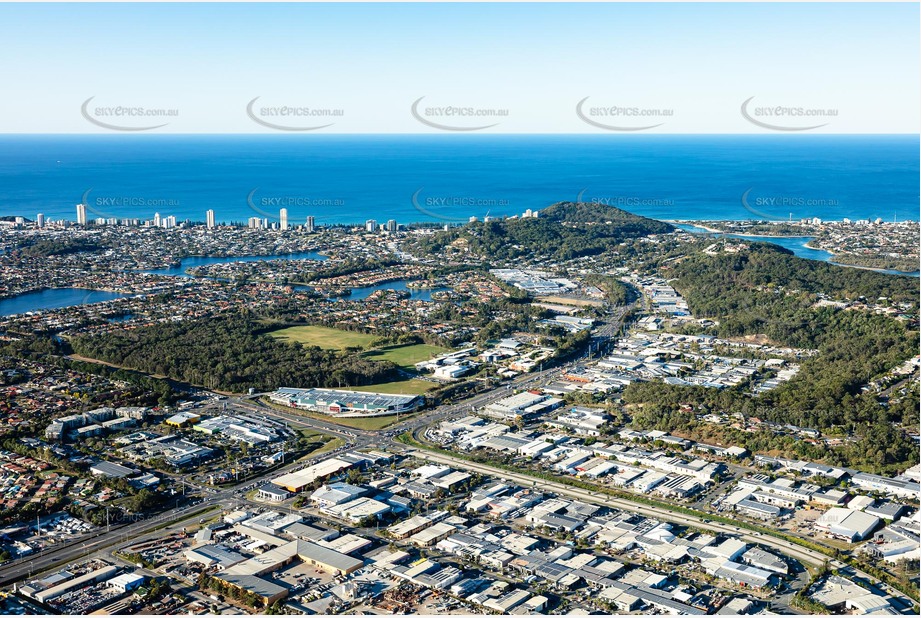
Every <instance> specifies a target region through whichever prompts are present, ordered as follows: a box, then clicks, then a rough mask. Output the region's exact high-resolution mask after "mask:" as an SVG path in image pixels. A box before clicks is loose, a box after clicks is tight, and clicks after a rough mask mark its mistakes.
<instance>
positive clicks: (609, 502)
mask: <svg viewBox="0 0 921 618" xmlns="http://www.w3.org/2000/svg"><path fill="white" fill-rule="evenodd" d="M623 315H624V312H622V313H619V314H618V315H617V316H616V318H615V319H614V320H612V321H610V322H607V323H605V324H603V325H602V326H601V327H600V328H598V329H597V330H596V331H595V334H594V336H593V347H595V346H602V345H604V344H606V343H607V342H608V341H609V339H610V338H611V337H613V336H614V335H615V333H616V332H617V330H618V329H619V327H620V323H621V320H622V319H623ZM595 349H597V347H595ZM583 357H584V355H583V356H580V357H579V358H576V359H573V360H571V361H569V362H568V363H566V364H565V365H562V366H558V367H553V368H548V369H545V370H542V371H538V372H535V373H530V374H525V375H522V376H519V377H518V378H516V379H515V380H513V381H511V382H510V383H508V384H507V385H505V386H502V387H499V388H496V389H492V390H489V391H487V392H482V393H478V394H476V395H474V396H473V397H470V398H468V399H466V400H463V401H461V402H457V403H451V404H446V405H443V406H440V407H438V408H436V409H434V410H432V411H429V412H427V413H422V414H417V415H413V416H410V417H409V418H407V419H406V420H405V421H402V422H399V423H397V424H394V425H391V426H390V427H389V428H388V429H387V430H386V431H370V430H361V429H353V428H347V427H343V426H341V425H337V424H335V423H332V422H330V421H325V420H321V419H317V418H312V417H307V416H303V415H300V414H297V413H295V412H290V413H289V412H285V411H282V410H280V409H278V408H274V407H271V406H267V405H265V404H263V403H262V402H261V401H259V398H260V395H251V396H246V397H238V398H233V399H231V400H229V401H228V403H229V404H230V405H232V406H239V407H242V408H244V409H247V410H249V411H251V412H254V413H258V414H261V415H266V416H270V417H274V418H276V419H278V420H283V421H285V422H286V423H287V424H288V425H289V426H291V427H294V428H307V429H311V430H314V431H319V432H323V433H326V434H328V435H334V436H337V437H341V438H343V439H344V440H345V442H346V447H348V448H365V447H369V446H375V447H377V448H385V449H386V448H390V449H392V450H397V451H403V452H406V453H409V454H411V455H413V456H416V457H420V458H423V459H427V460H429V461H435V462H440V463H445V464H449V465H451V466H452V467H455V468H460V469H465V470H469V471H475V472H479V473H482V474H487V475H492V476H500V477H502V478H504V479H508V480H512V481H515V482H517V483H519V484H521V485H523V486H529V487H530V486H538V487H541V488H543V489H546V490H548V491H552V492H554V493H557V494H560V495H565V496H569V497H571V498H575V499H578V500H582V501H586V502H590V503H594V504H599V505H603V506H608V507H611V508H617V509H620V510H624V511H629V512H636V513H639V514H641V515H644V516H648V517H654V518H656V519H660V520H663V521H668V522H673V523H677V524H682V525H688V526H693V527H694V528H697V529H701V530H707V531H710V532H715V533H724V534H728V535H733V536H736V537H738V538H740V539H742V540H744V541H746V542H748V543H753V544H760V545H764V546H766V547H771V548H773V549H775V550H777V551H779V552H781V553H783V554H785V555H787V556H790V557H792V558H795V559H796V560H799V561H800V562H802V563H804V564H807V565H811V566H818V565H821V564H822V563H823V562H825V561H827V560H828V556H826V555H825V554H822V553H821V552H818V551H815V550H811V549H809V548H806V547H802V546H800V545H797V544H795V543H792V542H790V541H787V540H785V539H781V538H777V537H773V536H770V535H766V534H761V533H757V532H750V531H746V530H744V529H742V528H738V527H734V526H731V525H728V524H724V523H721V522H714V521H711V520H708V519H706V516H705V514H701V516H700V517H697V516H692V515H686V514H683V513H676V512H674V511H670V510H668V509H664V508H661V507H656V506H652V505H647V504H642V503H638V502H633V501H630V500H628V499H623V498H615V497H612V496H609V495H606V494H603V493H600V492H592V491H588V490H584V489H580V488H576V487H572V486H569V485H565V484H563V483H558V482H552V481H545V480H541V479H535V478H534V477H531V476H528V475H526V474H520V473H514V472H509V471H507V470H504V469H503V470H499V469H496V468H493V467H491V466H489V465H487V464H481V463H474V462H470V461H467V460H465V459H461V458H459V457H452V456H449V455H444V454H441V453H433V452H427V451H422V450H419V449H414V448H411V447H407V446H406V445H404V444H402V443H399V442H396V441H395V440H394V437H395V436H396V435H399V434H401V433H403V432H406V431H410V432H413V433H418V432H420V431H421V430H422V428H424V427H426V426H429V425H431V424H434V423H438V422H440V421H442V420H445V419H448V418H454V417H457V416H462V415H466V414H469V413H470V412H471V411H472V410H473V409H474V408H480V407H482V406H485V405H488V404H489V403H491V402H492V401H494V400H496V399H499V398H501V397H504V396H506V395H508V394H509V391H511V390H512V389H521V388H527V387H528V386H529V385H531V384H532V383H538V382H539V383H544V382H546V381H547V380H548V379H550V378H552V377H554V376H555V375H558V374H559V373H561V372H564V371H565V370H566V369H567V368H569V367H571V366H572V365H574V364H576V363H578V362H580V361H581V360H582V359H583ZM343 448H345V447H343ZM340 450H341V449H337V450H336V451H333V452H327V453H325V454H323V455H322V456H320V457H316V458H311V460H310V461H307V462H304V461H302V462H296V463H292V464H290V465H287V466H283V467H282V468H280V469H278V470H275V471H273V472H270V473H267V474H264V475H261V476H259V477H257V478H254V479H249V480H247V481H246V482H245V484H244V486H237V487H235V488H230V489H219V490H216V489H209V488H202V491H203V492H204V493H203V497H202V498H201V500H199V501H197V502H195V503H194V504H188V505H185V506H183V507H181V508H179V509H175V510H172V511H169V512H166V513H163V514H161V515H158V516H156V517H151V518H147V519H143V520H141V521H137V522H133V523H128V524H120V525H117V526H111V528H109V529H101V530H98V531H94V532H92V533H89V534H87V535H84V536H83V537H80V538H77V539H75V540H73V541H71V542H69V543H66V544H62V545H60V546H58V547H51V548H47V549H45V551H43V552H41V553H39V554H37V555H33V556H28V557H25V558H21V559H19V560H16V561H13V562H10V563H8V564H6V565H3V566H2V567H0V586H5V585H9V584H10V583H13V582H16V581H19V580H22V579H25V578H27V577H30V576H32V575H34V574H36V573H40V572H42V571H46V570H50V569H53V568H58V567H60V566H62V565H64V564H67V563H70V562H73V561H75V560H78V559H79V558H81V557H83V556H87V555H90V554H97V553H99V552H101V551H102V550H106V549H109V548H112V547H113V546H115V545H118V544H121V543H124V542H127V541H131V542H139V541H143V540H148V539H152V538H156V535H157V534H162V532H161V529H162V528H164V527H167V526H170V525H175V524H178V523H180V522H182V521H184V520H187V519H190V518H192V517H194V516H196V514H198V513H200V512H201V511H202V510H203V509H206V508H208V507H221V508H229V507H230V506H231V505H232V504H233V503H235V502H239V501H240V500H243V499H244V498H243V496H242V494H243V493H244V492H245V491H246V490H247V489H249V488H251V487H253V486H256V485H259V484H262V483H264V482H267V481H269V480H271V479H272V478H274V477H277V476H279V475H281V474H285V473H287V472H290V471H292V470H295V469H297V468H300V467H303V466H305V465H308V464H309V463H314V462H315V461H317V460H320V459H326V458H329V457H334V456H335V455H336V454H337V453H338V452H339V451H340ZM830 562H831V565H832V567H833V568H841V569H849V567H847V565H845V564H843V563H841V562H839V561H835V560H832V561H830ZM854 574H855V575H857V576H859V577H862V578H864V579H865V581H868V582H872V581H874V580H873V578H871V577H870V576H869V575H868V574H866V573H863V572H860V571H855V572H854ZM896 594H897V593H896Z"/></svg>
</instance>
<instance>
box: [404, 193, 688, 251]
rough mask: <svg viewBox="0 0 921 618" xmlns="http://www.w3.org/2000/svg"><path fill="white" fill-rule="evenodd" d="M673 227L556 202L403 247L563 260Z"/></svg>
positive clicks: (617, 212) (617, 211) (606, 209)
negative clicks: (530, 215)
mask: <svg viewBox="0 0 921 618" xmlns="http://www.w3.org/2000/svg"><path fill="white" fill-rule="evenodd" d="M673 229H674V228H673V227H672V226H671V225H669V224H668V223H663V222H661V221H656V220H655V219H649V218H647V217H641V216H639V215H635V214H632V213H629V212H627V211H625V210H621V209H619V208H614V207H613V206H604V205H601V204H591V203H584V202H581V203H580V202H559V203H557V204H553V205H552V206H548V207H547V208H545V209H544V210H541V211H540V213H539V216H538V217H537V218H520V219H501V220H495V221H486V222H484V221H476V222H472V223H468V224H466V225H464V226H461V227H458V228H454V229H451V230H447V231H440V232H436V233H435V234H433V235H431V236H423V237H419V238H417V239H414V240H412V241H411V242H409V243H408V244H407V246H406V249H407V250H408V251H409V252H410V253H416V254H419V255H436V254H440V253H442V252H446V253H452V252H457V253H464V254H468V255H469V254H472V255H473V256H476V257H480V258H484V259H515V258H519V257H524V256H527V257H532V258H547V259H553V260H564V259H571V258H575V257H580V256H583V255H595V254H598V253H602V252H603V251H605V250H607V249H609V248H612V247H614V246H616V245H617V244H619V243H620V242H622V241H624V240H627V239H630V238H638V237H641V236H648V235H650V234H665V233H668V232H671V231H672V230H673Z"/></svg>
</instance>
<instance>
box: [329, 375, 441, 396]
mask: <svg viewBox="0 0 921 618" xmlns="http://www.w3.org/2000/svg"><path fill="white" fill-rule="evenodd" d="M436 386H438V385H437V384H435V383H434V382H429V381H428V380H417V379H415V378H410V379H409V380H397V381H395V382H383V383H381V384H371V385H369V386H352V387H346V388H344V389H343V390H347V391H361V392H363V393H387V394H388V395H421V394H422V393H425V392H428V391H430V390H432V389H433V388H435V387H436Z"/></svg>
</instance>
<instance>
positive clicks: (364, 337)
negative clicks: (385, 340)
mask: <svg viewBox="0 0 921 618" xmlns="http://www.w3.org/2000/svg"><path fill="white" fill-rule="evenodd" d="M269 334H270V335H272V336H273V337H275V338H276V339H279V340H281V341H290V342H297V343H302V344H304V345H315V346H317V347H320V348H324V349H326V350H344V349H345V348H351V347H356V348H364V347H368V346H370V345H371V342H372V341H374V340H375V339H377V337H376V336H374V335H368V334H367V333H355V332H351V331H345V330H339V329H336V328H327V327H325V326H291V327H288V328H282V329H280V330H276V331H272V332H271V333H269Z"/></svg>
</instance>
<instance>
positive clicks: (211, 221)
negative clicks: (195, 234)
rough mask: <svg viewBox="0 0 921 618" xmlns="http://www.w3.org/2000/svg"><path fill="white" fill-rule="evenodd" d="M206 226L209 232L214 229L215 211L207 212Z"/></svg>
mask: <svg viewBox="0 0 921 618" xmlns="http://www.w3.org/2000/svg"><path fill="white" fill-rule="evenodd" d="M205 224H206V225H207V226H208V229H209V230H213V229H214V211H213V210H208V211H206V212H205Z"/></svg>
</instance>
